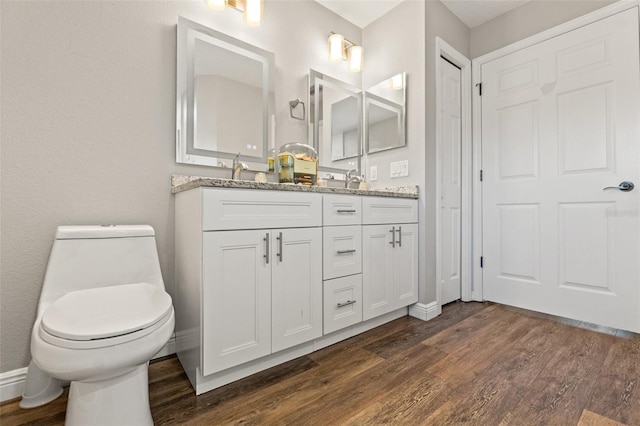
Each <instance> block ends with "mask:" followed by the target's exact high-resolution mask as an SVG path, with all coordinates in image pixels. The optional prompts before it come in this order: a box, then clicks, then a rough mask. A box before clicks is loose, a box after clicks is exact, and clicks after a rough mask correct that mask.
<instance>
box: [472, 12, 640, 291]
mask: <svg viewBox="0 0 640 426" xmlns="http://www.w3.org/2000/svg"><path fill="white" fill-rule="evenodd" d="M634 7H636V8H638V15H639V19H640V0H626V1H625V0H621V1H618V2H616V3H612V4H610V5H608V6H605V7H603V8H601V9H597V10H595V11H593V12H589V13H587V14H585V15H582V16H580V17H578V18H575V19H572V20H570V21H567V22H565V23H562V24H560V25H558V26H555V27H553V28H550V29H548V30H545V31H542V32H540V33H538V34H535V35H532V36H530V37H527V38H525V39H523V40H520V41H517V42H515V43H512V44H509V45H507V46H504V47H501V48H499V49H496V50H494V51H492V52H489V53H487V54H485V55H482V56H479V57H477V58H475V59H473V60H472V61H471V63H472V83H473V89H474V90H472V92H473V94H472V95H473V102H472V105H473V107H472V113H473V118H472V123H473V124H472V127H473V136H472V138H473V154H472V157H473V160H472V162H473V174H472V176H473V177H472V179H473V185H472V186H473V228H472V238H473V248H472V252H473V259H474V260H473V261H472V264H473V272H472V279H473V282H472V287H471V288H472V291H471V294H472V296H471V297H472V300H477V301H482V300H483V294H482V289H483V277H482V268H481V267H480V257H481V256H482V225H483V221H482V201H483V199H482V184H481V182H480V170H482V102H481V97H480V92H479V90H478V89H477V88H478V86H479V84H480V83H481V82H482V79H481V77H482V74H481V69H482V65H483V64H485V63H487V62H490V61H492V60H494V59H497V58H500V57H502V56H506V55H509V54H511V53H514V52H517V51H519V50H522V49H525V48H527V47H531V46H533V45H535V44H538V43H540V42H543V41H546V40H549V39H552V38H554V37H557V36H559V35H562V34H564V33H567V32H569V31H572V30H575V29H577V28H580V27H584V26H586V25H589V24H592V23H594V22H596V21H599V20H601V19H604V18H608V17H609V16H612V15H615V14H617V13H620V12H623V11H625V10H628V9H632V8H634ZM639 36H640V34H639Z"/></svg>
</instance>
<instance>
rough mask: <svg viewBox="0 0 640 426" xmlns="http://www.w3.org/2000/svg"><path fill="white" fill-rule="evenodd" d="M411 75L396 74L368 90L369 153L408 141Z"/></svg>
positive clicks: (367, 131)
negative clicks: (407, 118) (408, 101)
mask: <svg viewBox="0 0 640 426" xmlns="http://www.w3.org/2000/svg"><path fill="white" fill-rule="evenodd" d="M406 110H407V76H406V73H401V74H396V75H394V76H393V77H391V78H389V79H387V80H385V81H382V82H380V83H378V84H376V85H375V86H373V87H371V88H370V89H368V90H367V91H366V92H365V93H364V122H365V128H366V132H365V150H366V152H367V154H372V153H375V152H380V151H386V150H389V149H393V148H399V147H402V146H405V145H406V144H407V137H406V115H407V114H406V112H407V111H406Z"/></svg>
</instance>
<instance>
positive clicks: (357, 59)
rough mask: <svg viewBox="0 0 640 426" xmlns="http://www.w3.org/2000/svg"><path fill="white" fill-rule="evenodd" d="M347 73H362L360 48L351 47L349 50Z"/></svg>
mask: <svg viewBox="0 0 640 426" xmlns="http://www.w3.org/2000/svg"><path fill="white" fill-rule="evenodd" d="M349 71H353V72H360V71H362V46H356V45H353V46H351V47H350V48H349Z"/></svg>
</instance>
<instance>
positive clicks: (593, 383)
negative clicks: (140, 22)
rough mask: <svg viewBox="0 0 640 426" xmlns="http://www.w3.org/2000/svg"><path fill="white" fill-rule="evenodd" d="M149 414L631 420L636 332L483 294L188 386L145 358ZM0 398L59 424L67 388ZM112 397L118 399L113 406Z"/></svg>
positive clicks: (29, 416)
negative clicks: (203, 388) (429, 315)
mask: <svg viewBox="0 0 640 426" xmlns="http://www.w3.org/2000/svg"><path fill="white" fill-rule="evenodd" d="M149 391H150V402H151V412H152V414H153V418H154V421H155V423H156V424H157V425H170V424H201V425H218V424H251V425H305V426H306V425H377V424H397V425H418V424H424V425H462V424H469V425H578V426H600V425H602V426H605V425H627V426H632V425H640V336H638V335H635V334H632V333H626V332H619V331H617V330H612V329H606V328H602V327H596V326H592V325H589V324H581V323H577V322H572V321H567V320H563V319H558V318H551V317H548V316H545V315H541V314H536V313H533V312H529V311H524V310H520V309H515V308H509V307H506V306H502V305H495V304H489V303H453V304H450V305H447V306H445V307H444V309H443V313H442V315H441V316H439V317H438V318H436V319H434V320H432V321H429V322H422V321H419V320H417V319H414V318H410V317H405V318H401V319H398V320H396V321H393V322H391V323H388V324H385V325H383V326H381V327H378V328H376V329H375V330H371V331H369V332H367V333H363V334H361V335H359V336H356V337H354V338H351V339H349V340H346V341H344V342H341V343H338V344H336V345H333V346H330V347H328V348H325V349H323V350H320V351H318V352H315V353H313V354H309V355H307V356H304V357H301V358H298V359H295V360H293V361H290V362H288V363H285V364H283V365H280V366H277V367H274V368H271V369H269V370H266V371H263V372H261V373H258V374H255V375H253V376H251V377H248V378H246V379H243V380H240V381H237V382H235V383H232V384H229V385H227V386H224V387H222V388H220V389H216V390H214V391H211V392H209V393H206V394H204V395H200V396H198V397H196V396H195V394H194V392H193V390H192V388H191V386H190V384H189V382H188V380H187V378H186V376H185V375H184V373H183V371H182V368H181V366H180V363H179V362H178V360H177V358H175V357H168V358H165V359H162V360H159V361H155V362H153V363H152V364H151V366H150V368H149ZM67 392H68V391H65V395H64V396H63V397H61V398H59V399H58V400H56V401H54V402H52V403H50V404H48V405H46V406H44V407H40V408H36V409H31V410H20V409H19V408H18V401H11V402H8V403H5V404H3V405H1V406H0V424H2V425H3V426H4V425H7V426H8V425H22V424H34V425H35V424H37V425H60V424H63V422H64V415H65V406H66V395H67ZM116 409H117V408H116Z"/></svg>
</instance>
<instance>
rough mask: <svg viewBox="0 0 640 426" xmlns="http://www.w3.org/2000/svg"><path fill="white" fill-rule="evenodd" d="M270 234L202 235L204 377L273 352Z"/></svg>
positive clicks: (223, 233) (266, 232) (221, 233)
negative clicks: (268, 261) (269, 258)
mask: <svg viewBox="0 0 640 426" xmlns="http://www.w3.org/2000/svg"><path fill="white" fill-rule="evenodd" d="M268 235H269V232H268V231H220V232H205V233H204V237H203V268H202V269H203V271H202V273H203V276H202V352H203V353H202V365H201V368H202V374H203V375H204V376H206V375H209V374H212V373H215V372H218V371H221V370H224V369H226V368H229V367H233V366H235V365H239V364H242V363H244V362H247V361H251V360H253V359H256V358H260V357H262V356H265V355H268V354H270V353H271V273H270V271H271V263H267V258H266V257H265V255H266V243H267V241H268ZM194 303H197V302H194Z"/></svg>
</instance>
